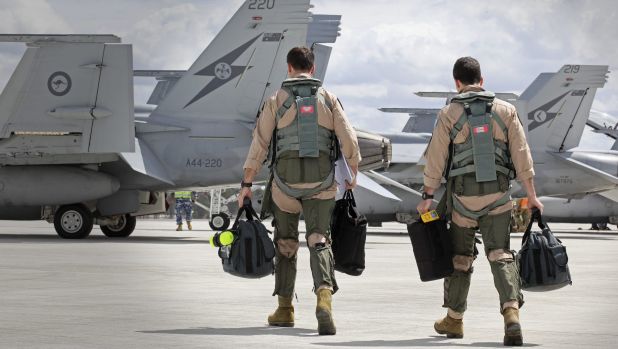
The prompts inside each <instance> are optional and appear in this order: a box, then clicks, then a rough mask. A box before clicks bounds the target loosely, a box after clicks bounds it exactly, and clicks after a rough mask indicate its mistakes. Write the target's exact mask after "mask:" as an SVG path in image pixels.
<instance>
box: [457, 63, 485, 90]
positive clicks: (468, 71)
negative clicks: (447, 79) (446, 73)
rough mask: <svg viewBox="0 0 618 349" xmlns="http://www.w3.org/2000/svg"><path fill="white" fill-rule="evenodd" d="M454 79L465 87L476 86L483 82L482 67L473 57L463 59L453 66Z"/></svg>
mask: <svg viewBox="0 0 618 349" xmlns="http://www.w3.org/2000/svg"><path fill="white" fill-rule="evenodd" d="M453 78H455V80H459V81H461V82H462V83H463V84H465V85H474V84H478V83H479V82H481V65H480V64H479V61H477V60H476V59H474V58H472V57H461V58H459V59H458V60H457V61H456V62H455V65H454V66H453Z"/></svg>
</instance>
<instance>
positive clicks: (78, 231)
mask: <svg viewBox="0 0 618 349" xmlns="http://www.w3.org/2000/svg"><path fill="white" fill-rule="evenodd" d="M92 226H93V219H92V213H91V212H90V211H89V210H88V209H87V208H86V207H85V206H84V205H81V204H78V205H65V206H60V208H58V210H57V211H56V213H55V214H54V228H55V229H56V233H58V235H59V236H60V237H61V238H63V239H83V238H85V237H86V236H88V235H89V234H90V232H91V231H92Z"/></svg>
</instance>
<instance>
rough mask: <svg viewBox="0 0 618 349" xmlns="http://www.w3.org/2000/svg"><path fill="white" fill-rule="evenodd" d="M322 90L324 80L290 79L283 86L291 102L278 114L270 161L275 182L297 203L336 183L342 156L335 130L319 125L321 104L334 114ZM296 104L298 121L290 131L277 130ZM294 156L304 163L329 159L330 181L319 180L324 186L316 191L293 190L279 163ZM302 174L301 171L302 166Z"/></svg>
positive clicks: (320, 186) (272, 177)
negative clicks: (322, 158)
mask: <svg viewBox="0 0 618 349" xmlns="http://www.w3.org/2000/svg"><path fill="white" fill-rule="evenodd" d="M321 86H322V82H321V81H320V80H317V79H308V78H302V79H288V80H285V81H284V82H283V84H282V85H281V89H282V90H284V91H285V92H286V93H287V94H288V98H287V99H286V100H285V101H284V102H283V104H282V105H281V107H279V109H278V110H277V112H276V115H275V129H274V130H273V136H272V140H271V144H270V148H269V156H268V158H267V159H270V164H269V167H270V169H271V182H272V181H274V182H275V183H276V184H277V186H278V187H279V189H281V191H283V192H284V193H285V194H286V195H288V196H291V197H293V198H296V199H308V198H310V197H311V196H313V195H315V194H317V193H319V192H321V191H323V190H326V189H328V188H330V187H331V186H332V185H333V183H334V181H335V161H336V160H337V157H338V156H339V144H338V141H337V137H336V136H335V132H334V131H333V130H329V129H327V128H325V127H322V126H320V125H319V124H318V102H321V103H322V104H324V105H325V106H326V107H327V108H328V109H329V110H332V105H331V103H330V102H329V101H328V100H327V99H325V98H324V96H323V95H322V94H321V93H320V91H321V90H322V87H321ZM293 104H296V117H295V118H294V121H292V123H291V124H290V125H288V126H286V127H283V128H281V129H277V125H278V124H279V121H280V120H281V118H282V117H283V115H284V114H285V113H286V112H287V111H288V110H289V109H290V108H291V107H292V105H293ZM290 152H295V153H292V154H293V155H292V157H293V158H296V157H297V158H298V159H299V160H301V161H302V159H303V158H319V157H321V156H328V157H329V160H330V163H331V166H330V172H329V173H328V175H327V176H326V178H324V179H319V180H320V181H321V183H320V184H319V185H317V186H315V187H312V188H293V187H291V186H290V185H288V184H287V183H286V181H285V180H284V179H283V178H282V177H281V176H280V175H279V172H278V170H277V164H278V162H279V160H280V159H281V158H282V156H283V155H286V154H287V155H289V154H290ZM296 154H298V155H297V156H296ZM298 170H299V171H300V170H301V169H300V163H299V169H298ZM316 179H317V178H316ZM316 182H317V180H316ZM269 186H270V182H269ZM267 194H268V195H269V194H270V193H267ZM265 200H266V198H265Z"/></svg>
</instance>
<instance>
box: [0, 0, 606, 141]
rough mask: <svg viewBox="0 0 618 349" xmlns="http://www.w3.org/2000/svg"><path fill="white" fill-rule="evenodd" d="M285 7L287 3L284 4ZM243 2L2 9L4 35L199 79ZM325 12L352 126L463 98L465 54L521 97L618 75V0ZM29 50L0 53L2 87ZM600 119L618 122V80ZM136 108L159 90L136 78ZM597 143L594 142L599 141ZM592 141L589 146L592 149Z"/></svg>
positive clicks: (415, 0) (338, 86)
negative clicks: (393, 110)
mask: <svg viewBox="0 0 618 349" xmlns="http://www.w3.org/2000/svg"><path fill="white" fill-rule="evenodd" d="M277 1H284V0H277ZM241 3H242V1H241V0H194V1H182V0H106V1H94V0H27V1H26V0H0V33H48V34H49V33H99V34H116V35H118V36H120V37H121V38H122V41H123V42H125V43H131V44H132V45H133V58H134V67H135V68H136V69H182V70H184V69H188V68H189V66H190V65H191V63H193V61H194V60H195V59H196V58H197V57H198V56H199V54H200V53H201V52H202V51H203V50H204V49H205V48H206V46H207V45H208V43H209V42H210V40H211V39H212V38H213V37H214V35H216V33H217V32H218V31H219V29H221V27H222V26H223V25H224V24H225V22H226V21H227V20H228V19H229V18H230V17H231V16H232V14H233V13H234V12H235V11H236V9H237V8H238V7H239V6H240V4H241ZM312 4H313V5H314V9H313V10H312V11H313V12H314V13H317V14H340V15H342V16H343V18H342V30H341V36H340V37H339V38H338V40H337V42H336V43H335V44H334V50H333V55H332V56H331V61H330V63H329V70H328V73H327V75H326V79H325V86H326V87H327V88H328V89H329V90H331V91H332V92H334V93H335V94H337V95H338V96H339V98H340V99H341V101H342V103H343V105H344V107H345V110H346V112H347V114H348V116H349V118H350V119H351V121H352V123H353V124H354V125H355V126H357V127H358V128H361V129H366V130H370V131H375V132H393V131H399V130H401V129H402V128H403V126H404V124H405V123H406V121H407V118H408V117H407V115H406V114H401V115H398V114H383V113H381V112H380V111H378V110H377V108H379V107H441V106H442V105H443V104H444V102H443V101H442V100H438V99H426V98H420V97H417V96H415V95H414V94H413V93H414V92H415V91H432V90H433V91H452V90H454V85H453V80H452V77H451V71H452V66H453V63H454V62H455V60H456V59H457V58H459V57H461V56H473V57H475V58H477V59H478V60H479V61H480V62H481V67H482V71H483V76H484V79H485V86H486V88H487V89H489V90H493V91H497V92H515V93H521V92H522V91H523V90H524V89H525V88H526V87H527V86H528V85H529V84H530V83H531V82H532V81H533V80H534V78H535V77H536V76H537V75H538V74H539V73H541V72H555V71H558V69H559V68H560V67H562V66H563V65H564V64H581V65H583V64H604V65H609V66H610V70H616V69H617V68H618V24H617V23H618V5H616V3H615V2H614V1H612V0H581V1H580V0H577V1H576V0H564V1H557V0H534V1H532V0H520V1H502V0H496V1H481V0H468V1H465V2H463V1H457V0H434V1H431V0H405V1H404V0H400V1H397V0H313V1H312ZM23 50H24V45H23V44H6V43H0V88H3V87H4V85H5V83H6V81H7V80H8V78H9V77H10V74H11V73H12V71H13V69H14V68H15V66H16V64H17V62H18V60H19V58H20V57H21V54H22V52H23ZM614 75H615V74H610V78H609V82H608V83H607V84H606V86H605V87H604V88H603V89H601V90H599V91H598V92H597V96H596V99H595V102H594V105H593V109H595V110H597V111H599V112H602V113H606V114H609V115H612V116H617V117H618V76H614ZM135 83H136V86H135V94H136V98H135V102H136V104H145V101H146V99H147V97H148V95H149V94H150V92H151V91H152V88H153V87H154V81H153V80H152V79H148V78H136V80H135ZM587 135H590V134H589V133H587ZM586 138H587V137H586V136H585V137H584V142H585V141H586Z"/></svg>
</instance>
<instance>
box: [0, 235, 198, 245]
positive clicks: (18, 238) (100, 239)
mask: <svg viewBox="0 0 618 349" xmlns="http://www.w3.org/2000/svg"><path fill="white" fill-rule="evenodd" d="M0 242H1V243H8V244H10V243H15V244H19V243H24V242H41V243H64V244H66V243H71V244H96V243H119V244H120V243H122V244H146V243H148V244H202V245H204V244H208V241H207V240H191V239H190V238H188V237H182V236H173V237H170V236H130V237H128V238H108V237H106V236H99V235H95V236H89V237H87V238H85V239H76V240H70V239H62V238H60V237H59V236H57V235H55V234H26V235H22V234H0Z"/></svg>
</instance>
